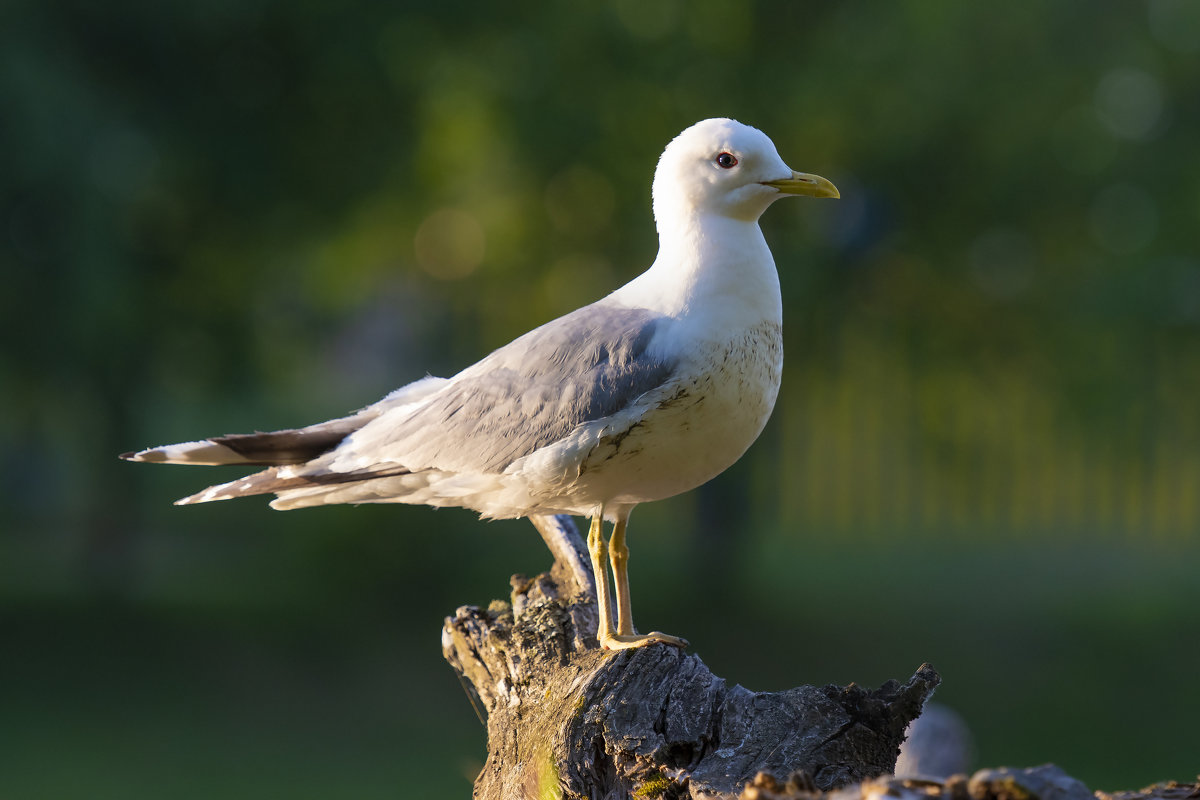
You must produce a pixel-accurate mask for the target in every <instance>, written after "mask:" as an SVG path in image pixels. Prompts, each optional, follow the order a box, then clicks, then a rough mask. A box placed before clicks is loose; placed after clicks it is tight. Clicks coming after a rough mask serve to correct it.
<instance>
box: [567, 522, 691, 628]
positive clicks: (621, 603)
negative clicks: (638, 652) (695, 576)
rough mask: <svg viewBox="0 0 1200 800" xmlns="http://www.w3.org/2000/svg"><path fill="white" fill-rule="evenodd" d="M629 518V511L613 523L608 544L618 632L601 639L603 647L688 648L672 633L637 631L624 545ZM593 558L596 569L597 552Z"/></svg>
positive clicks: (626, 552) (605, 583) (627, 554)
mask: <svg viewBox="0 0 1200 800" xmlns="http://www.w3.org/2000/svg"><path fill="white" fill-rule="evenodd" d="M628 519H629V514H628V512H626V513H624V514H622V515H621V516H619V517H618V518H617V521H616V523H615V524H614V525H613V532H612V539H610V540H609V543H608V557H609V559H610V560H611V561H612V571H613V580H614V581H615V582H616V584H617V632H616V634H615V635H610V636H608V637H607V638H605V639H600V646H601V647H605V648H607V649H609V650H623V649H625V648H628V647H642V646H643V645H647V644H654V643H655V642H661V643H662V644H669V645H673V646H675V647H687V644H688V643H687V641H686V640H685V639H680V638H679V637H678V636H669V635H667V634H665V633H661V632H659V631H653V632H651V633H647V634H645V635H644V636H643V635H642V634H639V633H637V632H635V631H634V628H633V607H632V604H631V602H630V600H629V547H628V546H626V544H625V524H626V522H627V521H628ZM589 540H590V537H589ZM593 552H594V551H593ZM592 558H593V569H595V568H596V567H595V560H594V559H595V555H593V556H592ZM597 580H599V578H597ZM604 589H605V592H606V593H607V591H608V576H607V575H606V576H605V580H604ZM598 638H599V637H598Z"/></svg>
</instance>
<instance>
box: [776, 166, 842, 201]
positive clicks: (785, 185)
mask: <svg viewBox="0 0 1200 800" xmlns="http://www.w3.org/2000/svg"><path fill="white" fill-rule="evenodd" d="M762 184H763V186H772V187H774V188H776V189H778V190H779V192H780V193H781V194H800V195H804V196H805V197H832V198H835V199H836V198H839V197H841V196H842V194H841V192H839V191H838V190H837V187H836V186H834V185H833V184H832V183H831V182H829V180H827V179H825V178H822V177H821V176H820V175H809V174H808V173H807V172H793V173H792V177H790V178H780V179H779V180H777V181H763V182H762Z"/></svg>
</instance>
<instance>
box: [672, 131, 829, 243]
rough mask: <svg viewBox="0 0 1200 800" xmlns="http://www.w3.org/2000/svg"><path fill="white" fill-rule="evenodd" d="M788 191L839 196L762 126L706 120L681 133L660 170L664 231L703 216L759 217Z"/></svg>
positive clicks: (741, 218)
mask: <svg viewBox="0 0 1200 800" xmlns="http://www.w3.org/2000/svg"><path fill="white" fill-rule="evenodd" d="M785 195H807V196H809V197H838V196H839V195H838V190H837V189H836V188H835V187H834V185H833V184H832V183H830V182H829V181H827V180H825V179H824V178H822V177H820V176H817V175H809V174H807V173H803V172H796V171H794V170H792V168H791V167H789V166H788V165H787V164H785V163H784V162H783V159H782V158H780V157H779V153H778V151H776V149H775V145H774V143H773V142H772V141H771V140H770V139H769V138H767V135H766V134H765V133H763V132H762V131H760V130H758V129H757V128H751V127H750V126H749V125H743V124H742V123H740V122H737V121H736V120H732V119H706V120H704V121H702V122H697V123H696V124H695V125H693V126H692V127H690V128H688V129H687V130H685V131H684V132H683V133H681V134H679V135H678V136H676V137H675V139H674V140H672V142H671V143H670V144H669V145H667V149H666V150H664V151H663V154H662V157H661V158H660V159H659V161H658V168H657V169H656V170H655V172H654V219H655V220H656V221H657V223H658V228H659V231H660V232H661V231H662V230H663V228H664V226H665V227H674V226H675V225H677V224H680V223H686V221H687V220H688V219H691V218H693V217H694V216H696V215H698V214H700V215H705V214H715V215H719V216H723V217H729V218H731V219H737V220H742V221H745V222H754V221H756V220H757V219H758V218H759V217H760V216H761V215H762V213H763V212H764V211H766V210H767V206H769V205H771V203H773V202H775V201H776V200H778V199H779V198H780V197H783V196H785Z"/></svg>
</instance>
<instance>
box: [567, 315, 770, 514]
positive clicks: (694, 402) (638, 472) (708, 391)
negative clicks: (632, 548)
mask: <svg viewBox="0 0 1200 800" xmlns="http://www.w3.org/2000/svg"><path fill="white" fill-rule="evenodd" d="M705 352H706V354H707V357H706V358H704V359H703V360H701V359H696V360H693V361H691V362H690V364H688V365H687V366H686V367H685V368H684V369H683V370H681V372H682V373H683V374H684V375H685V376H688V375H690V377H684V378H683V379H682V380H680V381H679V382H678V383H677V384H674V385H673V386H672V387H671V390H670V391H669V392H668V393H667V394H666V396H665V397H664V398H662V399H661V400H660V401H659V404H658V405H657V407H656V408H654V409H653V410H651V411H649V412H648V413H646V415H645V416H644V417H643V418H642V420H641V421H640V422H638V423H637V424H634V425H633V426H631V427H629V428H628V429H627V430H625V431H622V432H619V433H616V434H615V435H612V436H608V437H606V438H604V439H602V440H601V441H600V442H599V443H598V444H597V445H596V447H594V448H593V449H592V450H591V451H590V452H589V453H588V454H587V457H586V458H585V459H584V461H583V463H582V464H581V465H580V470H579V477H578V479H577V480H576V481H575V482H574V484H575V485H574V486H573V487H572V488H573V491H572V492H571V494H572V495H574V496H575V498H576V499H577V500H580V501H583V502H584V503H593V504H596V505H598V504H600V503H604V504H605V505H609V506H613V505H632V504H636V503H641V502H647V501H651V500H662V499H663V498H666V497H671V496H673V495H676V494H679V493H680V492H685V491H688V490H689V489H694V488H695V487H697V486H699V485H700V484H702V483H704V482H706V481H708V480H710V479H711V478H713V477H715V476H717V475H719V474H720V473H721V472H723V471H724V470H726V469H727V468H728V467H729V466H730V465H732V464H733V463H734V462H735V461H737V460H738V459H739V458H740V457H741V456H742V454H743V453H745V452H746V449H747V448H749V447H750V445H751V444H752V443H753V442H754V440H755V439H757V438H758V435H759V434H760V433H761V432H762V429H763V426H764V425H766V422H767V418H768V417H770V415H771V409H772V408H774V406H775V398H776V396H777V395H778V393H779V381H780V376H781V372H782V368H783V340H782V331H781V328H780V326H779V325H778V324H777V323H764V324H762V325H760V326H757V327H755V328H750V329H745V330H743V331H740V332H739V333H738V334H737V335H735V336H734V337H733V338H731V339H729V340H727V341H726V342H725V343H724V344H720V345H718V346H716V347H713V348H711V349H706V351H705Z"/></svg>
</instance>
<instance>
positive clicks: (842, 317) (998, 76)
mask: <svg viewBox="0 0 1200 800" xmlns="http://www.w3.org/2000/svg"><path fill="white" fill-rule="evenodd" d="M0 103H2V105H0V144H2V145H3V146H2V147H0V269H2V270H3V289H2V291H0V331H2V335H3V350H2V351H0V383H2V386H3V391H2V392H0V404H2V406H0V474H2V476H3V480H2V481H0V504H2V506H0V507H2V508H3V512H2V513H3V516H2V517H0V526H2V531H0V796H3V797H5V798H35V797H36V798H44V797H45V798H49V797H62V798H84V797H86V798H110V797H111V798H139V797H147V798H149V797H156V798H157V797H174V798H193V797H194V798H208V797H224V798H259V797H262V796H278V795H283V794H285V793H286V794H287V795H288V796H290V797H293V798H328V797H335V796H336V797H361V798H373V797H381V798H382V797H467V796H468V795H469V792H470V781H471V780H472V778H473V776H474V774H475V772H476V771H477V770H478V768H479V766H480V764H481V760H482V758H483V755H484V731H483V728H482V727H481V726H480V724H479V722H478V721H477V720H476V719H475V716H474V714H473V712H472V710H471V706H470V705H469V703H468V702H467V698H466V697H465V696H464V694H463V691H462V689H461V688H460V686H459V684H458V683H457V681H456V679H455V677H454V675H453V674H452V673H451V671H450V670H449V668H447V667H446V666H445V665H444V663H443V662H442V661H441V654H440V647H439V630H440V626H441V622H442V618H443V617H444V616H445V615H447V614H451V613H453V610H454V608H455V607H456V606H458V605H460V604H465V603H471V604H485V603H487V602H488V601H489V600H490V599H492V598H494V597H501V596H505V595H506V592H507V588H508V585H507V580H508V576H509V575H510V574H511V573H516V572H526V573H533V572H537V571H539V570H541V569H544V568H545V567H546V566H547V565H548V563H549V557H548V554H547V553H546V552H545V550H544V548H543V546H542V545H541V543H540V540H539V539H538V537H537V536H536V534H535V533H534V531H533V530H532V528H530V527H529V526H528V524H527V523H525V522H523V521H515V522H495V523H488V524H484V523H480V522H478V521H477V520H476V519H475V518H474V516H473V515H472V514H470V513H469V512H465V511H458V510H449V511H441V512H438V513H434V512H431V511H429V510H428V509H424V508H408V507H400V506H398V507H361V508H341V507H339V508H328V509H317V510H310V511H301V512H294V513H288V514H279V513H275V512H272V511H270V510H269V509H268V508H267V507H266V505H265V503H263V502H261V501H255V500H248V501H243V502H237V503H223V504H214V505H211V506H202V507H195V508H174V507H172V506H171V505H170V501H171V500H173V499H175V498H177V497H179V496H182V495H184V494H188V493H190V492H192V491H195V490H196V489H198V488H201V487H203V486H204V485H207V483H210V482H214V481H217V480H224V479H227V478H229V477H231V476H232V475H234V474H236V473H227V472H224V471H220V470H208V471H204V470H190V469H183V468H180V469H167V468H153V467H147V466H143V465H136V464H127V463H122V462H119V461H117V459H116V454H117V453H119V452H122V451H125V450H130V449H135V448H139V447H143V446H148V445H152V444H161V443H166V442H174V441H181V440H188V439H193V438H196V437H198V436H202V435H206V434H214V433H223V432H241V431H248V430H254V429H271V428H276V427H287V426H292V425H299V424H304V423H308V422H313V421H317V420H320V419H325V418H327V417H331V416H336V415H340V414H342V413H344V412H346V411H349V410H351V409H354V408H357V407H360V406H362V405H365V404H366V403H369V402H371V401H373V400H375V399H377V398H378V397H380V396H382V394H384V393H385V392H386V391H388V390H390V389H392V388H394V387H395V386H398V385H400V384H401V383H404V382H406V381H409V380H412V379H415V378H418V377H421V376H422V375H424V374H425V373H426V372H427V371H428V372H431V373H433V374H437V375H446V374H452V373H453V372H455V371H456V370H457V369H459V368H461V367H462V366H465V365H467V364H469V363H471V362H472V361H474V360H475V359H476V358H478V357H479V356H481V355H483V354H484V353H486V352H488V351H489V350H490V349H492V348H494V347H497V346H499V345H501V344H503V343H505V342H506V341H508V340H509V339H510V338H511V337H513V336H516V335H518V334H520V333H522V332H523V331H525V330H527V329H529V328H531V327H533V326H535V325H537V324H539V323H541V322H544V321H546V320H548V319H550V318H552V317H554V316H556V315H558V314H561V313H563V312H566V311H568V310H570V309H572V308H574V307H576V306H578V305H581V304H583V303H586V302H589V301H590V300H593V299H595V298H597V297H599V296H600V295H602V294H603V293H606V292H607V291H609V290H611V289H612V288H615V287H616V286H617V285H619V284H620V283H622V282H624V281H625V280H627V279H629V278H631V277H633V276H634V275H635V274H636V273H637V272H639V271H640V269H641V268H643V267H644V266H645V265H647V264H648V263H649V262H650V260H651V259H652V257H653V254H654V249H655V236H654V229H653V226H652V224H651V220H650V216H649V183H650V177H651V172H652V169H653V167H654V163H655V159H656V158H657V156H658V154H659V152H660V151H661V149H662V147H663V146H664V145H665V143H666V142H667V141H668V140H669V139H670V138H671V137H672V136H674V135H675V134H676V133H677V132H679V131H680V130H681V129H683V128H684V127H686V126H687V125H689V124H691V123H692V122H694V121H696V120H698V119H701V118H705V117H710V116H723V115H725V116H733V117H736V118H738V119H741V120H742V121H744V122H747V123H750V124H753V125H755V126H757V127H760V128H762V129H763V130H765V131H766V132H767V133H768V134H769V135H770V136H772V137H773V138H774V140H775V142H776V144H777V145H778V148H779V150H780V153H781V154H782V155H783V156H784V158H785V160H787V161H788V163H789V164H791V165H792V166H793V167H794V168H796V169H802V170H807V171H812V172H817V173H819V174H822V175H825V176H827V177H829V178H830V179H832V180H833V181H834V182H835V183H837V185H838V186H839V187H840V188H841V191H842V195H843V199H842V200H841V201H840V202H837V203H833V202H820V203H816V202H810V201H790V202H787V203H782V204H779V205H777V206H776V207H775V208H772V209H771V210H770V212H768V214H767V216H766V218H765V219H764V222H763V227H764V229H765V231H766V234H767V238H768V240H769V241H770V242H771V244H772V247H773V250H774V253H775V256H776V261H777V262H778V264H779V268H780V273H781V282H782V285H783V292H784V302H785V314H786V317H787V325H786V327H785V337H786V351H787V366H786V369H785V379H784V381H785V382H784V386H783V390H782V392H781V395H780V400H779V405H778V407H777V408H776V411H775V414H774V417H773V419H772V420H771V423H770V425H769V426H768V429H767V431H766V433H765V434H764V436H763V438H762V439H761V441H760V442H759V443H758V444H757V445H756V446H755V447H754V448H752V450H751V452H750V453H749V454H748V455H747V456H746V457H745V458H744V459H742V461H741V462H740V463H739V464H738V465H737V466H735V467H734V468H733V469H731V470H730V471H729V472H728V473H726V475H724V476H722V477H721V478H720V479H718V480H716V481H715V482H713V483H712V484H711V485H709V486H707V487H705V488H704V489H702V490H700V491H697V492H693V493H691V494H690V495H688V496H684V497H680V498H676V499H674V500H671V501H666V502H662V503H659V504H656V505H653V506H646V507H643V508H641V509H639V511H638V514H637V515H636V517H635V521H634V524H633V527H632V529H631V536H632V546H633V552H634V562H633V568H632V569H633V572H632V576H633V583H634V592H635V596H636V597H637V599H638V619H639V621H640V622H641V624H642V626H643V627H645V628H650V627H654V628H658V629H662V630H667V631H670V632H673V633H679V634H682V635H685V636H687V637H688V638H689V639H690V640H691V641H692V642H693V646H694V651H695V652H697V653H699V654H700V655H701V656H702V657H703V658H704V659H705V661H706V662H707V663H708V664H709V665H710V666H711V667H712V668H713V669H714V671H715V672H717V674H720V675H723V676H726V677H728V678H729V679H730V680H731V681H737V682H741V683H743V684H745V685H747V686H749V687H750V688H754V689H778V688H784V687H788V686H793V685H797V684H800V683H824V682H838V683H846V682H850V681H858V682H860V683H864V684H868V685H876V684H878V683H881V682H882V681H884V680H886V679H887V678H890V677H898V678H904V677H906V676H908V675H909V674H911V672H912V670H913V669H914V668H916V667H917V666H918V665H919V664H920V663H921V662H922V661H925V660H928V661H931V662H932V663H934V664H935V666H937V667H938V669H939V670H940V671H941V673H942V675H943V677H944V684H943V688H942V689H941V690H940V691H939V694H938V699H939V700H940V701H942V702H943V703H945V704H947V705H950V706H952V707H954V708H955V709H957V710H958V711H959V712H960V713H961V714H962V715H963V716H964V717H965V718H966V720H967V722H968V724H969V725H970V727H971V728H972V730H973V732H974V735H975V737H976V740H977V748H976V749H977V765H999V764H1012V765H1018V766H1024V765H1031V764H1036V763H1041V762H1044V761H1055V762H1057V763H1059V764H1060V765H1062V766H1063V767H1064V768H1065V769H1067V770H1068V771H1069V772H1071V773H1072V774H1074V775H1076V776H1078V777H1079V778H1081V779H1083V780H1084V781H1085V782H1087V783H1088V784H1089V785H1090V786H1091V787H1092V788H1100V789H1110V790H1112V789H1128V788H1134V787H1136V786H1140V785H1142V784H1145V783H1148V782H1151V781H1155V780H1160V779H1167V778H1176V779H1189V778H1191V777H1192V776H1194V775H1195V774H1196V771H1197V770H1198V769H1200V733H1198V732H1197V727H1196V719H1197V714H1198V712H1200V681H1198V680H1197V671H1196V670H1197V664H1198V663H1200V645H1198V644H1197V642H1198V641H1200V611H1198V610H1197V597H1198V596H1200V595H1198V594H1197V591H1196V589H1197V579H1196V563H1197V562H1196V557H1197V554H1198V553H1200V537H1198V536H1197V531H1198V529H1200V416H1198V415H1197V397H1198V396H1200V349H1198V345H1200V260H1198V259H1197V252H1196V242H1197V230H1198V228H1200V148H1198V147H1197V143H1198V142H1200V4H1197V3H1194V2H1191V0H1156V1H1155V2H1146V3H1140V2H1125V3H1117V2H1091V0H1075V1H1074V2H1058V3H1012V4H1009V3H959V2H951V1H950V0H944V1H943V2H913V3H865V2H846V3H829V2H798V1H797V0H788V1H786V2H785V1H783V0H777V1H776V2H757V3H734V2H725V1H724V0H691V1H690V2H683V0H672V1H670V2H659V1H658V0H612V1H611V2H602V3H595V4H590V5H586V6H585V5H583V4H566V3H557V4H556V3H534V2H521V1H520V0H517V2H508V3H473V2H465V1H455V0H449V1H447V2H442V3H440V4H412V5H406V4H404V3H392V4H383V3H369V2H360V1H359V0H350V2H340V3H330V2H310V1H308V0H300V1H299V2H292V3H279V2H266V1H265V0H236V2H235V1H234V0H209V1H208V2H200V3H192V4H182V3H157V2H148V1H147V0H141V2H138V1H137V0H115V2H111V3H105V4H95V3H83V2H60V1H58V0H49V1H46V0H8V2H6V3H4V4H3V5H0ZM468 553H469V554H470V556H469V557H466V558H464V557H463V556H464V554H468Z"/></svg>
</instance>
